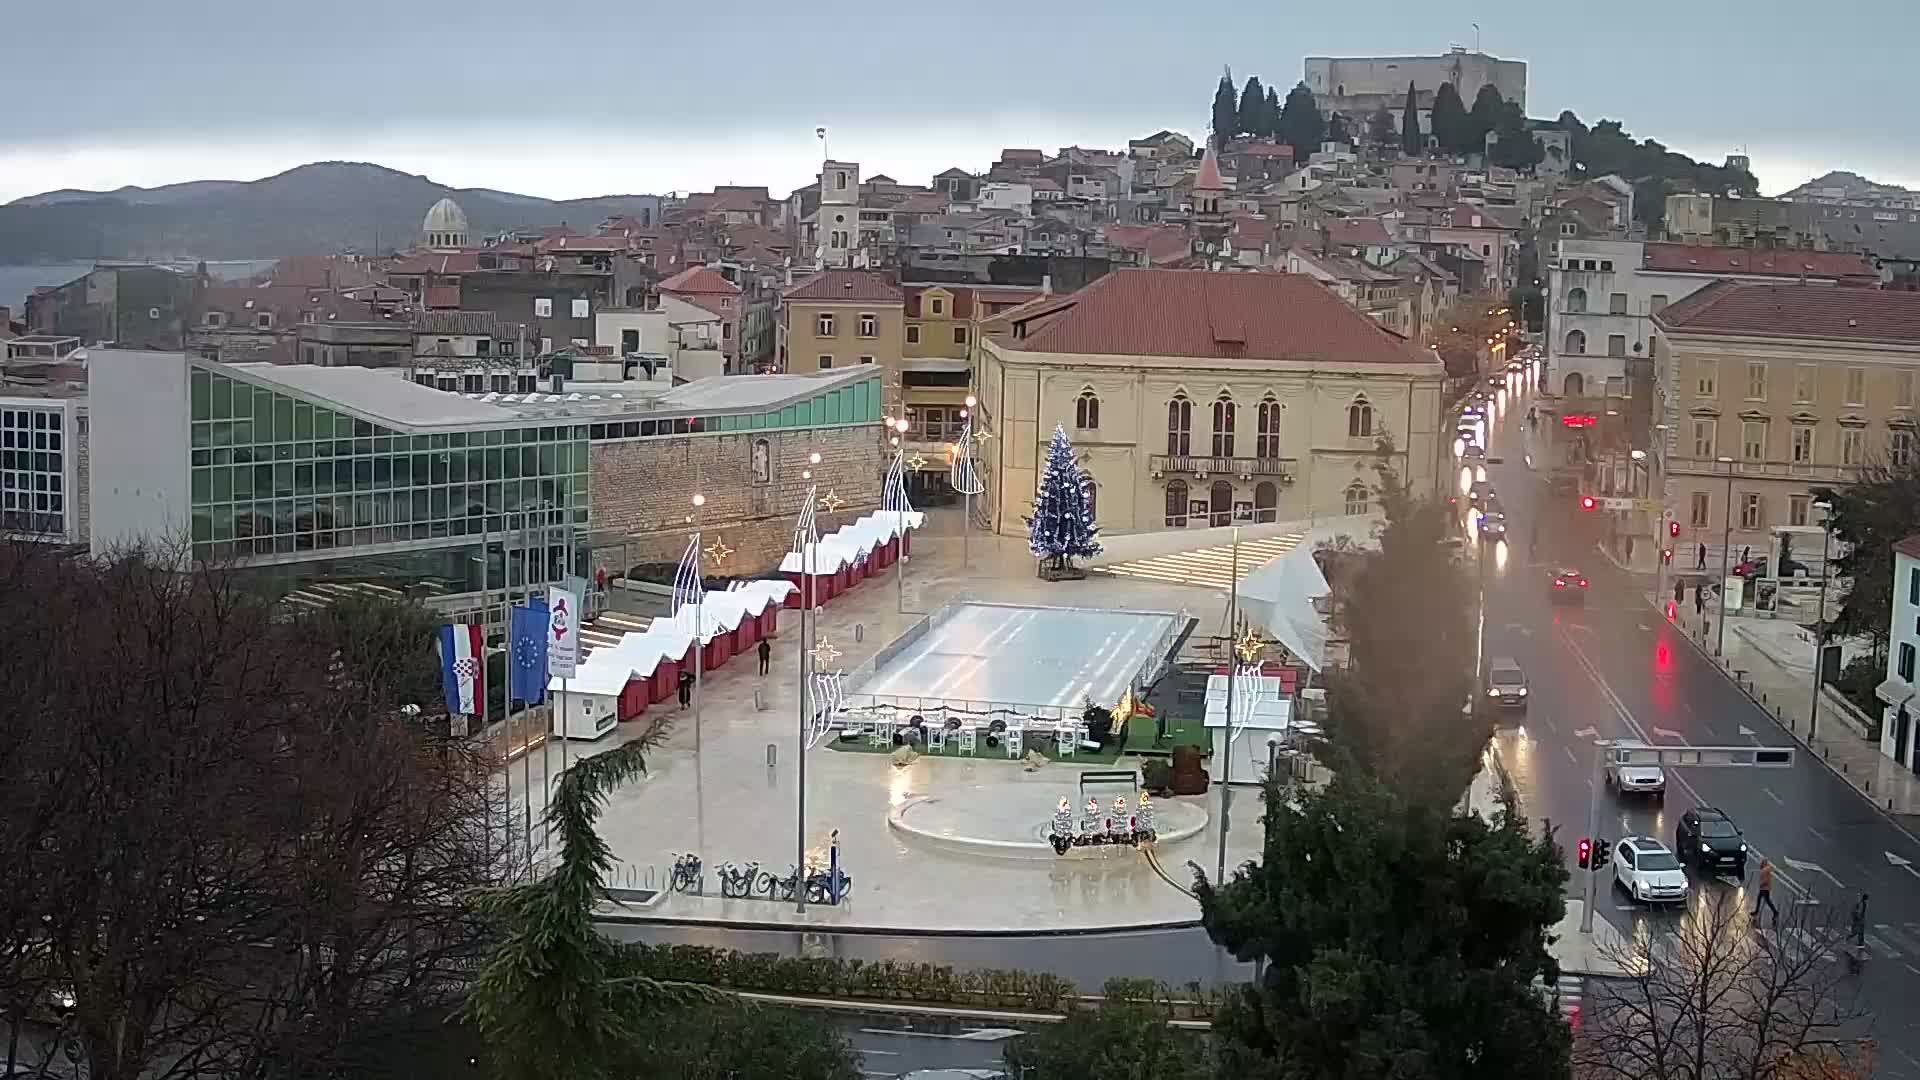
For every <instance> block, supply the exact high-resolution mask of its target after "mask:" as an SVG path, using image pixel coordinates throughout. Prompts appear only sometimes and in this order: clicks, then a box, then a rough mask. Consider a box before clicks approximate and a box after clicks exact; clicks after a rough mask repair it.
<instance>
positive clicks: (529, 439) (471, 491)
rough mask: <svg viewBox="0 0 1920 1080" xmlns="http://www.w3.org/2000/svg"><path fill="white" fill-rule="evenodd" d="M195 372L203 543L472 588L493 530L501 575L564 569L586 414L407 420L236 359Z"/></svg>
mask: <svg viewBox="0 0 1920 1080" xmlns="http://www.w3.org/2000/svg"><path fill="white" fill-rule="evenodd" d="M189 380H190V386H189V400H190V403H191V405H190V408H191V415H190V423H191V431H190V446H191V462H190V469H189V473H190V475H189V486H190V490H191V492H192V542H193V551H194V554H195V555H196V556H197V557H200V558H209V559H236V560H239V561H241V562H244V563H248V564H252V565H257V566H261V567H262V570H263V571H264V573H263V574H262V576H269V577H271V576H284V577H287V578H288V579H289V580H292V579H295V578H297V579H300V580H310V579H312V578H314V577H315V576H316V574H317V575H318V576H320V577H327V576H335V575H337V576H341V577H353V578H355V579H359V580H365V579H368V578H373V579H379V578H392V579H395V580H397V581H404V582H409V583H412V587H416V588H417V587H419V586H421V585H424V586H425V587H426V588H427V590H428V591H435V592H437V591H450V592H460V591H467V590H469V589H475V588H478V587H479V585H478V581H479V576H480V574H479V572H480V566H479V557H480V542H481V541H482V539H483V538H488V537H492V538H495V540H494V542H493V543H491V544H489V545H488V547H489V548H490V550H489V552H488V555H489V558H488V562H489V563H490V564H491V565H490V566H489V570H490V571H491V572H490V574H489V577H490V580H489V582H488V584H489V586H490V587H495V588H498V587H500V586H501V585H503V584H506V583H508V582H509V580H511V583H513V584H516V585H517V584H525V583H527V581H528V579H529V577H530V579H531V581H532V582H534V583H541V582H546V581H553V580H558V579H559V578H561V577H562V576H564V573H563V567H564V562H565V558H564V552H565V551H566V549H567V547H568V545H567V543H566V531H567V526H568V525H569V524H571V525H572V526H573V529H574V533H575V536H576V538H584V536H585V532H586V526H587V507H588V495H587V471H588V470H587V445H588V444H587V427H586V426H585V425H584V424H581V423H575V422H547V423H540V422H529V421H526V420H524V419H521V420H519V421H517V422H516V421H515V420H513V419H512V418H511V416H512V414H511V413H509V412H507V411H506V410H502V416H503V423H502V424H500V425H498V426H494V425H489V426H486V427H481V428H470V429H466V430H451V431H431V432H427V433H418V432H415V433H408V432H405V431H401V430H397V429H395V428H392V427H388V426H384V425H382V424H378V423H374V422H372V421H370V420H367V419H364V418H361V417H357V416H354V415H350V414H349V413H347V412H346V411H344V410H341V409H335V408H329V407H327V406H325V405H322V404H320V403H317V402H314V401H310V400H306V399H304V398H303V397H301V396H299V395H297V394H295V393H291V392H289V391H288V390H287V389H286V388H284V387H279V386H273V385H267V384H263V383H255V382H252V381H249V380H248V379H246V378H244V377H240V376H239V373H238V371H237V370H236V369H231V368H219V367H217V366H201V365H199V364H196V365H195V366H194V367H193V368H192V370H191V372H190V373H189ZM574 546H575V547H581V548H583V547H584V544H583V543H576V544H575V545H574ZM523 551H524V552H526V555H524V556H523ZM336 552H337V554H330V553H336ZM574 561H575V563H576V564H577V565H576V568H575V573H576V574H577V573H578V572H579V570H578V566H580V565H584V562H585V555H584V552H582V553H580V554H578V555H577V557H576V558H575V560H574ZM528 562H530V563H531V564H532V566H531V570H532V573H531V575H529V574H528V573H527V567H526V563H528ZM276 563H298V564H300V565H299V567H298V570H297V573H295V572H291V571H290V572H286V573H283V574H281V575H274V574H273V573H272V572H271V571H266V570H265V567H266V566H270V565H272V564H276Z"/></svg>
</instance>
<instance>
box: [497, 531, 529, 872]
mask: <svg viewBox="0 0 1920 1080" xmlns="http://www.w3.org/2000/svg"><path fill="white" fill-rule="evenodd" d="M508 524H509V525H511V524H512V519H508ZM509 531H511V530H509ZM500 550H501V558H502V560H503V561H509V560H506V548H505V546H504V545H503V546H502V547H501V549H500ZM527 571H528V560H527V516H526V512H525V511H522V512H521V514H520V593H521V596H520V599H521V602H522V604H521V606H523V607H531V606H532V605H531V603H529V601H530V600H531V598H532V593H531V592H530V591H529V589H528V587H527ZM507 578H508V581H509V582H511V581H512V578H513V575H512V571H511V569H510V568H509V571H508V574H507ZM509 589H511V585H509ZM520 788H521V791H520V798H521V800H522V801H523V802H525V803H526V812H525V817H526V832H525V835H524V836H523V837H522V839H523V840H524V842H525V843H526V848H527V876H528V877H529V878H531V877H532V876H533V703H532V702H529V701H522V702H521V703H520Z"/></svg>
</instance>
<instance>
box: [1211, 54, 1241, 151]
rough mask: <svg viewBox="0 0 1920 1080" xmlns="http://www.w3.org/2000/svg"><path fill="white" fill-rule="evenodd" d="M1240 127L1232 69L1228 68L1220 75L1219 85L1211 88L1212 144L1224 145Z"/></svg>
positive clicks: (1216, 145)
mask: <svg viewBox="0 0 1920 1080" xmlns="http://www.w3.org/2000/svg"><path fill="white" fill-rule="evenodd" d="M1239 127H1240V110H1239V109H1238V107H1236V106H1235V105H1234V96H1233V69H1232V68H1228V69H1227V70H1226V71H1225V72H1224V73H1223V74H1222V75H1221V76H1220V85H1218V86H1216V87H1214V88H1213V145H1214V146H1215V147H1216V148H1217V147H1221V146H1225V145H1226V142H1227V140H1228V139H1231V138H1233V136H1234V133H1235V131H1236V130H1238V129H1239Z"/></svg>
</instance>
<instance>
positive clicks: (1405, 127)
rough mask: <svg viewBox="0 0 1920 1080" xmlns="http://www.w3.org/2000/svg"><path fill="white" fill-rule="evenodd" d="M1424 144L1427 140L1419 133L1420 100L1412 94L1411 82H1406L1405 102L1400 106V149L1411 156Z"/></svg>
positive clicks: (1419, 150)
mask: <svg viewBox="0 0 1920 1080" xmlns="http://www.w3.org/2000/svg"><path fill="white" fill-rule="evenodd" d="M1382 108H1385V106H1382ZM1426 146H1427V140H1426V139H1425V137H1423V136H1422V135H1421V134H1420V102H1419V101H1418V100H1417V98H1416V96H1415V94H1414V89H1413V84H1412V83H1408V84H1407V103H1406V104H1405V105H1403V106H1401V107H1400V151H1401V153H1404V154H1406V155H1407V156H1409V157H1412V156H1414V155H1417V154H1419V153H1420V152H1421V151H1422V150H1424V149H1426Z"/></svg>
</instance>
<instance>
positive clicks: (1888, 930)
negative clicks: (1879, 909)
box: [1873, 923, 1920, 953]
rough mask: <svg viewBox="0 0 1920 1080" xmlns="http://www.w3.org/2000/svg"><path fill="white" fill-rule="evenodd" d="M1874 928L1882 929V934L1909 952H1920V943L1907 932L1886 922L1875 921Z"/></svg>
mask: <svg viewBox="0 0 1920 1080" xmlns="http://www.w3.org/2000/svg"><path fill="white" fill-rule="evenodd" d="M1873 928H1874V929H1875V930H1878V931H1880V933H1881V934H1883V935H1885V936H1886V937H1887V939H1888V940H1890V941H1892V942H1893V943H1894V944H1895V945H1898V946H1900V947H1901V948H1903V949H1905V950H1907V951H1908V952H1912V953H1920V944H1916V943H1915V942H1914V939H1913V938H1911V937H1909V936H1908V935H1906V934H1905V933H1902V932H1901V931H1899V930H1896V929H1894V928H1893V927H1891V926H1888V925H1887V924H1886V923H1874V924H1873Z"/></svg>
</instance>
